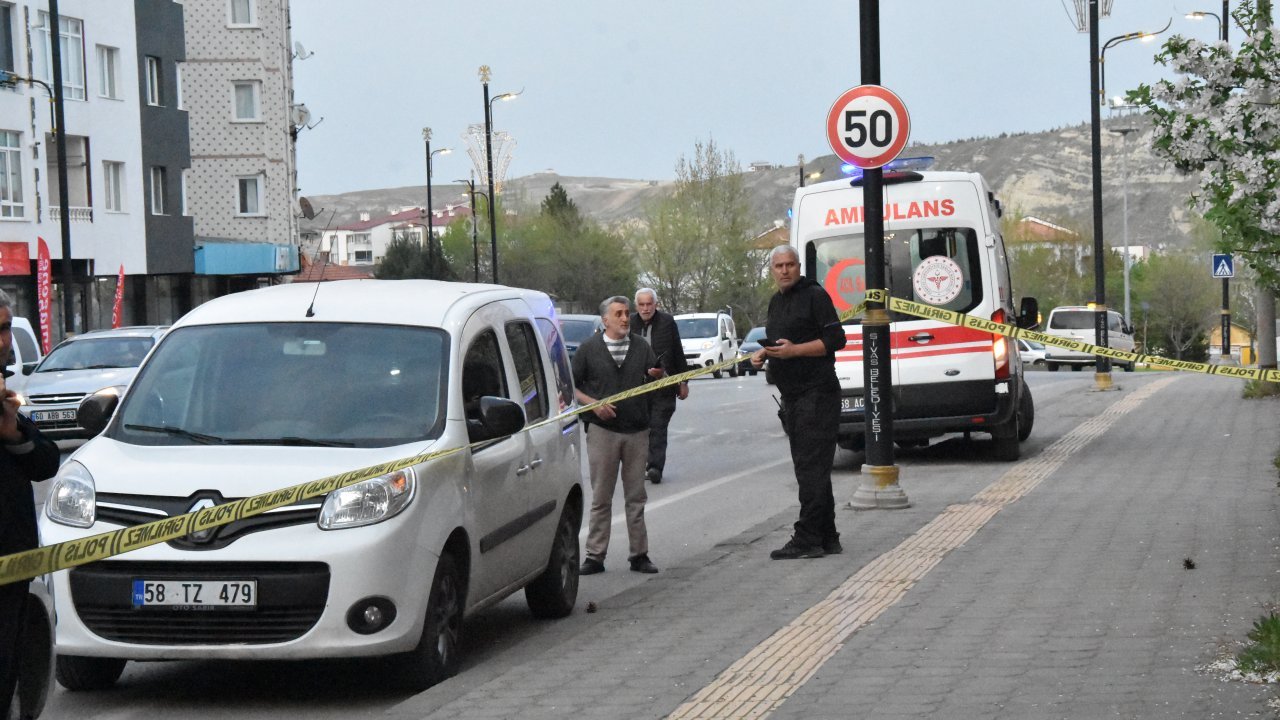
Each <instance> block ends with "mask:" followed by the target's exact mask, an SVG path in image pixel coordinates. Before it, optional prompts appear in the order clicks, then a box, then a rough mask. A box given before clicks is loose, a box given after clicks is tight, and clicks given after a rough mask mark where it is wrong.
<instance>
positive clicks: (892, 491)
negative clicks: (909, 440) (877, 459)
mask: <svg viewBox="0 0 1280 720" xmlns="http://www.w3.org/2000/svg"><path fill="white" fill-rule="evenodd" d="M848 507H850V508H851V509H853V510H902V509H904V508H909V507H911V501H910V500H908V499H907V494H906V493H905V492H903V491H902V488H901V487H899V485H898V466H897V465H863V466H862V482H861V484H859V485H858V489H857V490H855V491H854V493H853V499H852V500H850V501H849V505H848Z"/></svg>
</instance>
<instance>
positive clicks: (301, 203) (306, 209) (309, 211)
mask: <svg viewBox="0 0 1280 720" xmlns="http://www.w3.org/2000/svg"><path fill="white" fill-rule="evenodd" d="M298 207H300V208H302V217H304V218H306V219H308V220H311V219H314V218H315V216H316V209H315V208H313V207H311V201H310V200H308V199H306V198H304V197H300V198H298Z"/></svg>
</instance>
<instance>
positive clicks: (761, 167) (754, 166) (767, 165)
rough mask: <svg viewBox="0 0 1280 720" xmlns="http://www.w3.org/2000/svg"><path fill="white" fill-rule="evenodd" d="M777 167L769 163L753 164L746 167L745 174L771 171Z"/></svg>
mask: <svg viewBox="0 0 1280 720" xmlns="http://www.w3.org/2000/svg"><path fill="white" fill-rule="evenodd" d="M777 167H778V166H777V165H776V164H774V163H771V162H753V163H751V165H750V166H748V167H747V172H756V171H758V170H773V169H775V168H777Z"/></svg>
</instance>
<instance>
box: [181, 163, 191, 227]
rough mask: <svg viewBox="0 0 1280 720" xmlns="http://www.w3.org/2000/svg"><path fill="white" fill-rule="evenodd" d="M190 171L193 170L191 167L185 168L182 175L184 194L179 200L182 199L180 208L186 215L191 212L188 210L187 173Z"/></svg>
mask: <svg viewBox="0 0 1280 720" xmlns="http://www.w3.org/2000/svg"><path fill="white" fill-rule="evenodd" d="M190 171H191V169H190V168H183V169H182V177H181V178H180V179H181V180H182V196H181V197H180V198H179V200H181V201H182V207H181V208H180V209H181V210H182V214H183V215H184V216H185V215H188V214H189V213H188V212H187V174H188V173H189V172H190Z"/></svg>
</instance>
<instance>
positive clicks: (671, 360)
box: [631, 310, 689, 395]
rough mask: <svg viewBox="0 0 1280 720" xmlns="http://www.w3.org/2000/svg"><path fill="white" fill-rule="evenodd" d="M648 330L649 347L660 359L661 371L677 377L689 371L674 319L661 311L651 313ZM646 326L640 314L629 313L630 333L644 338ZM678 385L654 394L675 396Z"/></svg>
mask: <svg viewBox="0 0 1280 720" xmlns="http://www.w3.org/2000/svg"><path fill="white" fill-rule="evenodd" d="M647 328H648V330H649V345H650V346H652V347H653V352H654V354H655V355H657V356H658V357H659V358H661V364H662V369H663V370H665V371H666V373H667V375H679V374H680V373H682V372H687V371H688V370H689V361H688V360H686V359H685V357H684V344H683V343H681V342H680V329H679V328H678V327H676V320H675V318H673V317H671V315H670V314H669V313H664V312H662V311H661V310H655V311H654V312H653V318H651V319H650V320H649V323H648V325H647ZM645 329H646V324H645V322H644V321H643V320H641V319H640V313H631V332H632V334H634V335H640V336H642V337H643V336H644V334H645V333H644V331H645ZM679 390H680V387H679V386H678V385H668V386H667V387H666V388H663V389H662V390H657V391H656V392H668V393H670V394H672V395H675V394H676V393H677V392H679Z"/></svg>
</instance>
